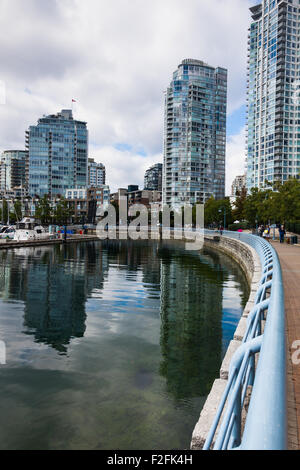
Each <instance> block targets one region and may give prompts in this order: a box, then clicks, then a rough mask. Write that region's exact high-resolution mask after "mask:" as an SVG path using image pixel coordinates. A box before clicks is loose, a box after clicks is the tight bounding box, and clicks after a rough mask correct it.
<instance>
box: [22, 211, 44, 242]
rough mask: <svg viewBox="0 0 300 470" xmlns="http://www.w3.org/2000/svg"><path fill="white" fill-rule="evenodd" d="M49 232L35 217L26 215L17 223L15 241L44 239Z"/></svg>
mask: <svg viewBox="0 0 300 470" xmlns="http://www.w3.org/2000/svg"><path fill="white" fill-rule="evenodd" d="M46 238H49V233H48V232H47V231H46V230H45V229H44V227H43V226H42V225H40V224H39V223H38V222H37V221H36V220H35V219H34V218H33V217H24V218H23V219H22V220H21V222H19V223H18V224H17V228H16V231H15V234H14V240H15V241H19V242H20V241H30V240H44V239H46Z"/></svg>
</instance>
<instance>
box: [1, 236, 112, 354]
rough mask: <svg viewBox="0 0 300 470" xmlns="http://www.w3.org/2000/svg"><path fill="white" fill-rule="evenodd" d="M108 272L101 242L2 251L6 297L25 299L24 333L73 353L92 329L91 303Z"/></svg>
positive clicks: (3, 286) (58, 348)
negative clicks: (88, 306)
mask: <svg viewBox="0 0 300 470" xmlns="http://www.w3.org/2000/svg"><path fill="white" fill-rule="evenodd" d="M107 270H108V264H107V256H106V255H105V254H103V253H102V250H101V245H98V246H97V247H96V246H95V244H93V243H89V244H86V245H85V246H83V245H81V244H74V245H69V246H63V245H60V246H55V247H51V248H22V249H18V250H14V251H7V252H2V253H1V273H0V295H1V297H2V298H3V299H16V300H22V301H23V302H24V305H25V307H24V333H25V334H27V335H33V336H34V338H35V341H36V342H41V343H45V344H47V345H50V346H52V347H53V348H55V349H56V350H57V351H58V352H60V353H66V352H67V346H68V345H69V343H70V340H71V339H72V338H81V337H83V336H84V333H85V329H86V324H85V322H86V313H85V304H86V301H87V298H88V296H89V295H90V294H91V292H92V291H93V289H94V288H98V289H101V288H103V278H104V274H105V272H106V271H107Z"/></svg>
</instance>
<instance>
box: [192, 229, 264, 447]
mask: <svg viewBox="0 0 300 470" xmlns="http://www.w3.org/2000/svg"><path fill="white" fill-rule="evenodd" d="M205 246H208V247H210V248H213V249H216V250H218V251H222V252H223V253H226V255H229V256H230V257H231V258H233V259H234V260H235V261H236V262H237V263H238V264H239V265H240V266H241V268H242V269H243V271H244V273H245V275H246V277H247V280H248V282H249V286H250V296H249V299H248V302H247V304H246V306H245V309H244V311H243V314H242V317H241V319H240V322H239V324H238V326H237V329H236V331H235V334H234V337H233V340H232V341H231V342H230V344H229V347H228V349H227V352H226V355H225V357H224V360H223V362H222V365H221V369H220V376H219V378H216V380H215V382H214V383H213V386H212V389H211V391H210V394H209V395H208V397H207V400H206V402H205V405H204V407H203V409H202V411H201V414H200V418H199V421H198V423H197V424H196V426H195V429H194V432H193V435H192V442H191V449H192V450H201V449H202V448H203V446H204V443H205V441H206V437H207V435H208V432H209V430H210V428H211V426H212V423H213V420H214V417H215V415H216V412H217V408H218V406H219V403H220V401H221V398H222V395H223V392H224V390H225V387H226V384H227V380H228V373H229V366H230V363H231V359H232V357H233V355H234V353H235V351H236V350H237V349H238V348H239V346H240V345H241V341H242V339H243V337H244V335H245V332H246V328H247V317H248V315H249V313H250V311H251V310H252V308H253V306H254V302H255V296H256V292H257V290H258V287H259V283H260V279H261V275H262V269H261V263H260V258H259V256H258V254H257V253H256V251H255V250H254V249H253V248H252V247H250V246H249V245H247V244H246V243H243V242H241V241H240V240H236V239H233V238H228V237H225V236H205ZM217 434H218V429H217V432H216V434H215V439H216V436H217ZM215 439H214V442H215Z"/></svg>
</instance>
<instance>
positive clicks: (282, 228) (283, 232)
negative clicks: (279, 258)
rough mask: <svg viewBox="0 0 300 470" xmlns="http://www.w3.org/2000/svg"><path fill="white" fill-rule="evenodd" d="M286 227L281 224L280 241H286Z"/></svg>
mask: <svg viewBox="0 0 300 470" xmlns="http://www.w3.org/2000/svg"><path fill="white" fill-rule="evenodd" d="M285 233H286V232H285V228H284V225H280V227H279V240H280V243H284V236H285Z"/></svg>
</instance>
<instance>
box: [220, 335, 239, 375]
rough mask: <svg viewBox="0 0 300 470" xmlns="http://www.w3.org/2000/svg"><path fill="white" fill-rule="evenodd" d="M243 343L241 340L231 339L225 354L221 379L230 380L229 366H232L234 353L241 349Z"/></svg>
mask: <svg viewBox="0 0 300 470" xmlns="http://www.w3.org/2000/svg"><path fill="white" fill-rule="evenodd" d="M241 344H242V343H241V341H237V340H235V339H233V340H232V341H230V343H229V346H228V349H227V352H226V354H225V357H224V359H223V362H222V365H221V369H220V379H223V380H228V374H229V367H230V362H231V359H232V357H233V355H234V353H235V352H236V351H237V350H238V349H239V347H240V346H241Z"/></svg>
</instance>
